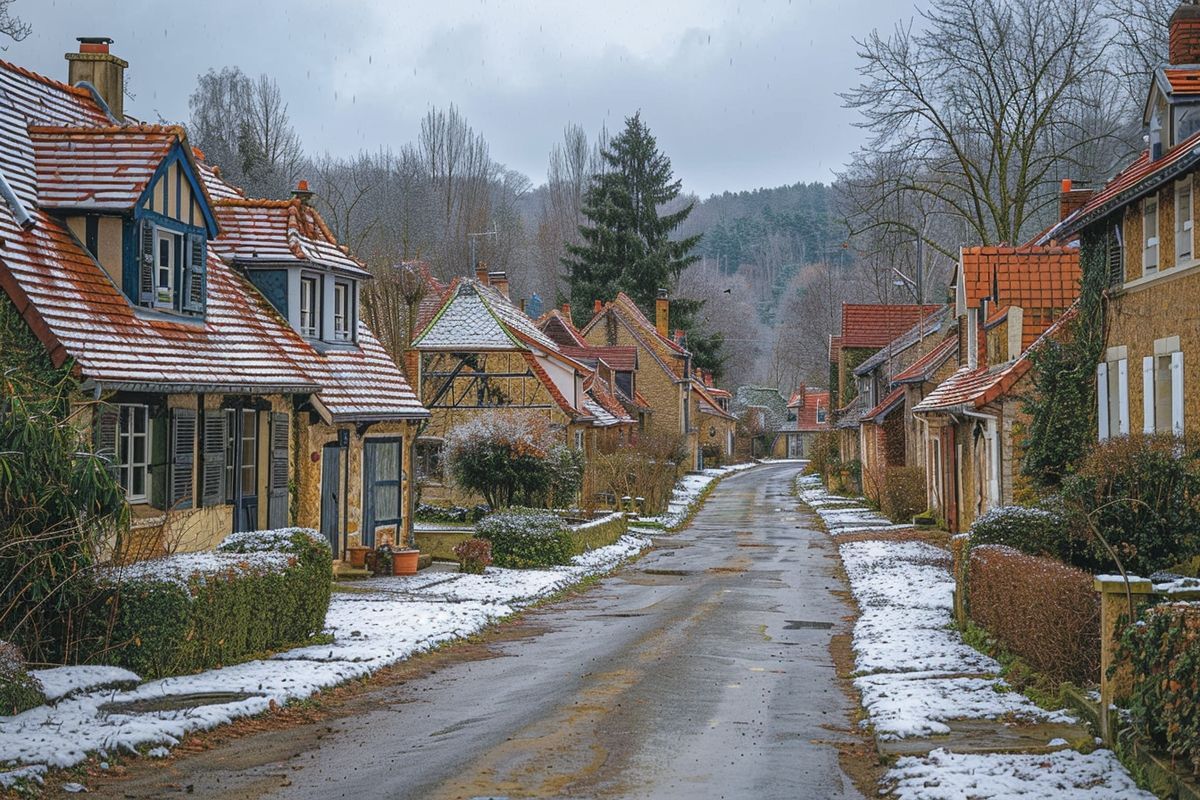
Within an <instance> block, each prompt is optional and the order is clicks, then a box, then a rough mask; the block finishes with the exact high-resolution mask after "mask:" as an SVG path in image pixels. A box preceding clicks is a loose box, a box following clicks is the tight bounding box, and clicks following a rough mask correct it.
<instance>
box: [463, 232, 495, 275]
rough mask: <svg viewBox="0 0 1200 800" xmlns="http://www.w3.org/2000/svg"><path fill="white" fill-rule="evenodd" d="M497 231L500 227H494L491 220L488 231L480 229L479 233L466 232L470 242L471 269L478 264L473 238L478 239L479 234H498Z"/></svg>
mask: <svg viewBox="0 0 1200 800" xmlns="http://www.w3.org/2000/svg"><path fill="white" fill-rule="evenodd" d="M499 233H500V229H499V228H498V227H496V223H495V222H493V223H492V229H491V230H490V231H480V232H479V233H468V234H467V239H468V240H470V242H471V269H472V270H473V269H475V268H476V267H478V266H479V260H478V259H477V258H476V257H475V240H476V239H478V238H479V237H480V236H498V235H499Z"/></svg>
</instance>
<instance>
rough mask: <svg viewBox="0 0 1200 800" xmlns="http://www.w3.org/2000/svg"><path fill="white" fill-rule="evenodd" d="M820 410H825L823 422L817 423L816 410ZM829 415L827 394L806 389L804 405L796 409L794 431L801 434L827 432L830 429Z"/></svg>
mask: <svg viewBox="0 0 1200 800" xmlns="http://www.w3.org/2000/svg"><path fill="white" fill-rule="evenodd" d="M788 405H789V406H790V405H792V404H791V403H789V404H788ZM821 408H823V409H825V421H824V422H817V410H818V409H821ZM829 415H830V409H829V392H821V391H813V390H811V389H806V390H805V392H804V404H803V405H801V406H798V407H797V408H796V430H798V431H801V432H802V433H808V432H813V431H827V430H829V428H830V425H829Z"/></svg>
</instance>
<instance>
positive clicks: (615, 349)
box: [561, 345, 638, 372]
mask: <svg viewBox="0 0 1200 800" xmlns="http://www.w3.org/2000/svg"><path fill="white" fill-rule="evenodd" d="M561 349H562V351H563V353H565V354H566V355H569V356H571V358H575V359H586V360H591V359H597V358H598V359H601V360H602V361H603V362H604V363H605V364H608V366H609V367H611V368H612V369H613V370H615V371H617V372H633V371H634V370H636V369H637V360H638V358H637V348H636V347H625V346H621V345H613V346H605V347H592V346H590V345H588V346H585V347H563V348H561Z"/></svg>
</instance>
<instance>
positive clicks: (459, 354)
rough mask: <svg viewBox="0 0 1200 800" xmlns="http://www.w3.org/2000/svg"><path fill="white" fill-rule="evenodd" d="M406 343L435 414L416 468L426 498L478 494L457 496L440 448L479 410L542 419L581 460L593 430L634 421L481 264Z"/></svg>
mask: <svg viewBox="0 0 1200 800" xmlns="http://www.w3.org/2000/svg"><path fill="white" fill-rule="evenodd" d="M412 348H413V350H414V351H415V352H416V353H417V354H418V355H419V365H418V367H417V370H416V371H417V374H418V376H419V377H418V385H419V386H420V392H421V398H422V402H423V404H424V405H425V406H426V407H427V408H428V409H429V413H430V415H431V416H430V419H429V421H428V423H427V425H426V427H425V428H424V430H423V431H422V433H421V437H420V438H419V440H418V441H417V460H418V468H417V474H418V476H420V478H421V479H422V480H423V481H424V496H425V497H427V498H430V499H434V500H450V501H461V502H469V501H472V500H474V499H476V498H468V497H462V496H459V495H458V494H457V491H456V490H455V489H453V487H451V486H450V485H449V483H448V482H447V481H446V480H445V479H444V474H443V471H442V466H441V464H442V455H441V453H442V448H443V443H444V440H445V436H446V434H447V433H449V432H450V431H451V430H453V429H454V428H455V427H457V426H458V425H461V424H463V423H464V422H467V421H468V420H470V419H472V418H475V417H477V416H479V415H480V414H482V413H490V412H492V411H495V410H497V409H505V410H510V411H523V412H533V413H536V414H538V415H543V416H545V418H546V420H547V422H548V424H549V425H550V426H551V428H552V430H554V431H555V432H556V436H558V437H560V438H561V441H562V443H563V444H564V445H567V446H571V447H575V448H576V449H578V450H581V451H583V453H584V458H585V459H586V458H587V457H588V455H589V453H590V451H591V450H592V449H594V448H595V447H596V446H597V442H596V439H595V436H594V433H593V432H594V431H595V430H596V429H597V428H606V427H611V426H621V427H623V428H625V429H626V430H628V429H629V428H630V427H632V425H633V420H632V418H629V417H627V416H624V417H622V416H620V415H619V414H617V413H614V412H615V411H616V407H615V406H613V405H612V404H611V403H608V404H606V402H603V401H601V400H600V399H598V397H597V395H596V394H595V392H596V390H597V389H601V388H603V390H604V391H603V393H602V394H603V395H604V396H606V397H607V395H608V394H609V393H608V392H607V386H608V384H607V382H606V381H604V380H603V379H601V380H600V382H599V383H597V380H596V377H595V373H594V371H593V370H592V369H590V368H589V367H588V366H587V365H586V364H584V363H582V362H581V361H580V360H578V359H576V358H573V357H571V356H568V355H567V354H566V353H564V352H563V350H562V348H561V347H560V346H559V344H558V343H557V342H555V341H554V340H553V339H551V338H550V337H549V336H547V335H546V334H545V333H543V332H542V330H541V329H540V328H539V327H538V326H537V324H536V323H535V322H534V321H533V320H532V319H530V318H529V317H528V316H527V315H526V314H525V313H524V312H522V311H521V310H520V308H518V307H517V306H516V305H514V304H513V302H512V301H511V300H510V299H509V298H508V280H507V276H506V275H505V274H504V273H502V272H493V273H488V272H487V271H486V269H483V268H482V267H481V268H480V269H478V270H477V271H476V275H475V277H474V278H456V279H455V280H454V281H453V282H452V283H451V284H450V286H449V287H448V288H447V290H446V293H445V296H444V299H443V301H442V305H441V308H439V309H438V310H437V312H436V313H435V314H434V315H433V317H432V319H431V320H430V321H429V323H428V324H427V325H426V326H425V328H424V329H423V330H422V331H421V332H420V333H419V334H417V336H416V338H415V339H414V340H413V342H412ZM589 387H590V389H591V391H589ZM584 491H585V493H586V492H587V491H588V489H587V487H585V490H584Z"/></svg>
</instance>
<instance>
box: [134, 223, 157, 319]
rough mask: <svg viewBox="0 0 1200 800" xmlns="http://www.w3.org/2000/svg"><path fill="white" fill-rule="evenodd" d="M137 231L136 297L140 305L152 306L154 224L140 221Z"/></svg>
mask: <svg viewBox="0 0 1200 800" xmlns="http://www.w3.org/2000/svg"><path fill="white" fill-rule="evenodd" d="M140 226H141V227H140V228H139V229H138V287H139V290H140V291H139V292H138V297H139V302H140V303H141V304H142V305H154V223H153V222H151V221H150V220H146V219H144V220H142V221H141V223H140Z"/></svg>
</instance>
